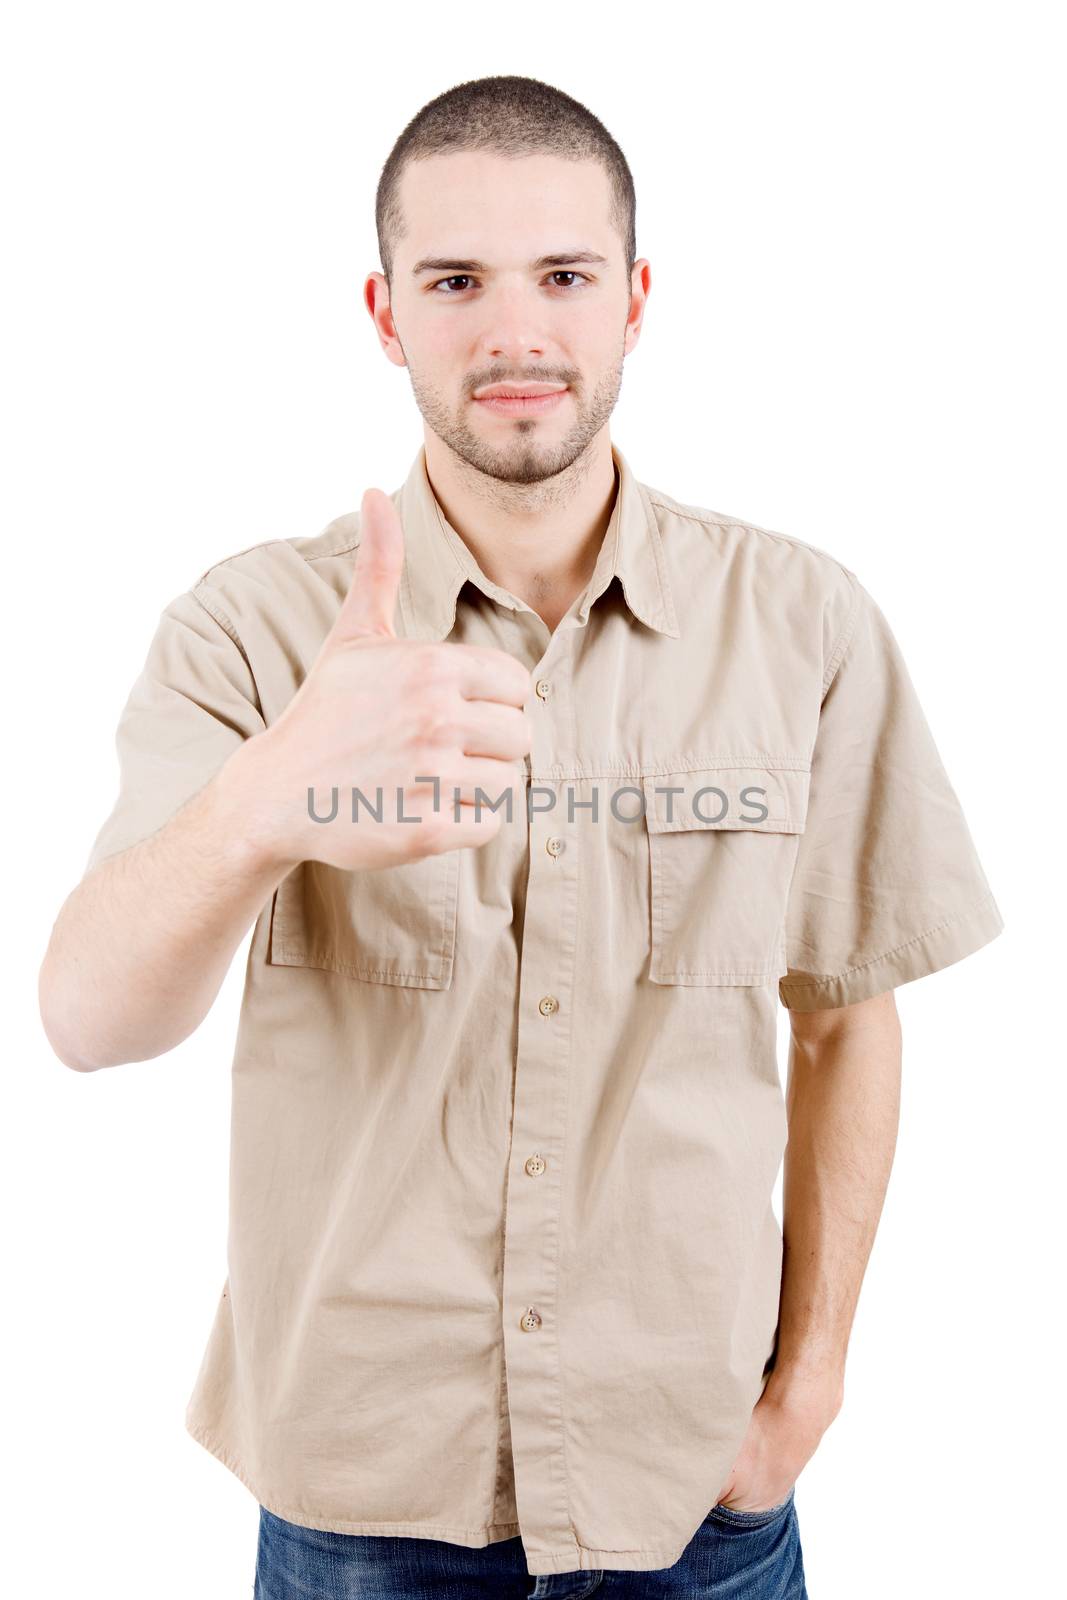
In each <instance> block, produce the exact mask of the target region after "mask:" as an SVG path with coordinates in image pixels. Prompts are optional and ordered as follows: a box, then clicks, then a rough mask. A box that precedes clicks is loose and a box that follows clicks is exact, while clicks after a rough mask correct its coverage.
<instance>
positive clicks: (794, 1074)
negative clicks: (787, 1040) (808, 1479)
mask: <svg viewBox="0 0 1067 1600" xmlns="http://www.w3.org/2000/svg"><path fill="white" fill-rule="evenodd" d="M791 1021H792V1025H793V1029H792V1039H791V1044H790V1055H789V1077H788V1084H787V1090H786V1108H787V1113H788V1119H789V1137H788V1141H787V1145H786V1152H785V1168H784V1176H783V1221H782V1233H783V1245H784V1257H783V1268H782V1290H781V1302H780V1310H779V1343H778V1353H777V1357H776V1366H775V1371H774V1373H773V1375H772V1377H771V1379H770V1380H769V1382H768V1390H771V1389H772V1388H773V1398H774V1399H776V1400H778V1401H782V1402H788V1403H791V1404H793V1403H801V1404H807V1405H811V1406H814V1407H815V1408H816V1409H818V1408H820V1407H822V1408H827V1409H829V1410H830V1411H833V1410H834V1409H836V1407H837V1406H838V1405H840V1401H841V1396H842V1392H843V1385H844V1369H845V1354H846V1350H847V1347H848V1340H849V1335H850V1332H851V1328H852V1321H853V1318H854V1316H855V1311H856V1304H857V1301H858V1299H859V1292H860V1286H861V1283H862V1281H863V1275H864V1272H865V1270H866V1266H867V1261H868V1258H869V1256H870V1252H871V1247H872V1245H873V1243H874V1236H875V1232H876V1230H877V1227H878V1221H879V1218H880V1216H881V1211H882V1205H883V1202H884V1199H885V1192H886V1188H887V1185H888V1182H889V1174H890V1170H891V1168H892V1163H893V1154H894V1150H895V1147H896V1137H897V1128H898V1123H899V1110H900V1063H901V1048H900V1045H901V1035H900V1022H899V1018H898V1016H897V1012H896V1006H895V1003H894V1001H893V996H892V993H889V994H885V995H879V996H877V997H876V998H875V999H874V1000H870V1001H865V1002H863V1003H862V1004H860V1005H856V1006H847V1007H843V1008H841V1009H840V1010H837V1011H832V1012H822V1013H819V1014H815V1015H804V1016H801V1015H799V1014H796V1013H794V1014H792V1016H791Z"/></svg>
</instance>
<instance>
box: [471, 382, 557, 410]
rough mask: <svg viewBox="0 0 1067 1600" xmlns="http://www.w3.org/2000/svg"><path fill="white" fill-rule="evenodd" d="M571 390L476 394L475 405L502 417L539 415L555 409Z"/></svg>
mask: <svg viewBox="0 0 1067 1600" xmlns="http://www.w3.org/2000/svg"><path fill="white" fill-rule="evenodd" d="M568 392H569V391H568V390H567V389H553V390H548V391H546V390H543V389H542V390H541V391H540V392H534V393H525V394H524V393H523V392H522V391H521V390H517V392H512V393H504V394H487V395H485V396H484V397H483V396H479V395H475V397H474V403H475V405H479V406H482V407H483V409H484V410H486V411H495V412H497V413H498V415H500V416H502V417H539V416H543V415H545V414H546V413H547V412H549V411H554V410H555V409H556V407H557V406H558V405H560V404H561V403H562V401H563V399H564V396H565V395H566V394H567V393H568Z"/></svg>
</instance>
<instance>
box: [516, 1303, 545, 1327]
mask: <svg viewBox="0 0 1067 1600" xmlns="http://www.w3.org/2000/svg"><path fill="white" fill-rule="evenodd" d="M540 1326H541V1313H540V1312H539V1311H535V1310H534V1308H533V1306H527V1307H526V1310H525V1311H524V1312H523V1314H522V1316H521V1317H520V1318H519V1327H520V1328H521V1329H522V1330H523V1332H524V1333H532V1332H533V1330H534V1329H535V1328H539V1327H540Z"/></svg>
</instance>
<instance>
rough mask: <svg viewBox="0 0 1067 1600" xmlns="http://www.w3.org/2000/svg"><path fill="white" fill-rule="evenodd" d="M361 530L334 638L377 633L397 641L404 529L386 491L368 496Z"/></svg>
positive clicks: (352, 637)
mask: <svg viewBox="0 0 1067 1600" xmlns="http://www.w3.org/2000/svg"><path fill="white" fill-rule="evenodd" d="M359 531H360V539H359V545H358V548H357V550H356V560H355V565H354V567H353V570H352V582H351V583H350V584H349V587H348V593H347V594H346V595H345V597H344V600H343V601H342V603H341V610H340V611H339V613H338V615H337V620H336V622H335V623H334V625H333V628H332V629H331V631H330V637H331V639H355V638H361V637H362V636H364V635H365V634H368V633H373V634H381V635H383V636H384V637H385V638H387V639H393V638H395V637H396V635H395V633H394V631H393V615H394V613H395V611H396V597H397V591H398V590H399V588H400V574H401V573H402V572H403V570H404V529H403V527H402V526H401V522H400V517H399V514H398V512H397V509H396V506H395V505H394V504H393V502H392V500H391V499H390V498H389V496H388V495H387V494H385V493H384V491H383V490H381V489H368V490H366V492H365V493H364V496H363V502H362V505H361V507H360V517H359Z"/></svg>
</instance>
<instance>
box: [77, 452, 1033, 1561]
mask: <svg viewBox="0 0 1067 1600" xmlns="http://www.w3.org/2000/svg"><path fill="white" fill-rule="evenodd" d="M614 456H615V463H616V467H617V471H618V475H619V477H618V482H619V488H618V492H617V496H616V501H615V506H614V510H613V514H612V517H611V521H610V524H609V526H608V529H607V533H606V536H605V539H604V542H603V545H602V547H601V550H600V554H599V559H598V561H597V565H596V569H595V572H594V574H593V577H592V579H591V581H590V583H589V585H588V587H587V589H586V590H584V591H583V593H582V594H581V595H580V596H579V597H578V598H577V599H576V600H575V602H574V603H573V605H572V606H571V607H570V609H569V611H568V612H567V614H566V615H565V616H564V617H563V619H562V620H561V621H560V623H559V625H558V627H557V628H556V629H555V631H554V632H550V630H549V628H548V626H547V625H546V624H545V623H544V621H543V620H542V619H541V618H540V616H539V615H538V614H537V613H536V612H535V611H534V610H533V609H532V608H531V607H530V606H529V605H527V604H525V603H524V602H523V601H522V600H520V599H518V598H517V597H516V596H515V595H513V594H511V593H509V592H508V591H507V590H505V589H502V588H500V587H499V586H498V585H497V584H495V583H492V582H490V581H489V580H488V578H486V576H485V575H484V574H483V572H482V571H481V569H480V567H479V566H478V565H477V564H476V562H475V561H474V559H473V557H472V555H471V553H470V551H469V550H468V548H467V546H466V545H465V544H464V543H463V541H462V540H461V539H460V538H459V536H458V535H457V533H456V532H455V530H454V529H453V528H451V527H450V526H449V525H448V523H447V522H446V520H445V519H444V516H443V514H442V513H441V511H440V508H439V506H438V504H437V502H436V500H435V498H434V495H433V492H432V488H431V485H430V482H429V479H428V477H427V474H426V459H425V452H424V450H423V449H422V448H421V447H420V450H419V453H418V455H417V457H416V459H415V462H414V464H413V466H412V468H411V471H410V473H409V475H408V478H407V480H406V482H405V483H404V485H403V487H402V488H400V489H399V490H397V491H396V493H395V494H394V496H393V499H394V501H395V503H396V505H397V507H398V509H399V512H400V516H401V521H402V523H403V527H404V532H405V569H404V574H403V579H402V584H401V591H400V596H399V603H398V607H397V615H396V623H395V626H396V631H397V633H398V634H399V635H402V636H407V637H417V638H422V639H436V640H443V639H452V640H457V641H462V642H467V643H472V644H479V645H492V646H496V647H499V648H500V649H502V650H506V651H509V652H510V653H511V654H512V655H514V656H515V657H516V658H517V659H518V660H520V661H522V662H523V663H524V664H525V665H526V667H527V668H528V670H529V674H530V695H529V699H528V702H527V710H528V712H529V714H530V716H531V717H532V719H533V722H534V730H535V731H534V734H533V745H532V752H531V755H530V757H529V758H528V778H529V792H530V795H531V796H532V797H533V799H532V804H531V806H530V808H529V809H528V811H527V814H526V815H525V816H524V815H523V814H522V807H521V806H518V807H516V809H515V811H514V813H513V817H512V820H511V821H507V820H506V819H505V821H504V822H503V824H502V826H501V828H500V830H499V832H498V833H497V835H496V836H495V837H494V838H493V839H491V840H490V842H489V843H487V844H485V845H482V846H480V847H476V848H464V849H461V850H453V851H450V852H447V853H445V854H441V855H436V856H429V857H427V858H425V859H423V860H421V861H417V862H414V863H410V864H407V865H404V866H399V867H393V868H387V869H384V870H377V871H367V872H355V873H353V872H341V871H338V870H336V869H334V868H331V867H327V866H324V865H323V864H322V863H319V862H304V863H302V864H301V865H300V866H298V867H297V868H296V869H295V870H294V871H293V872H291V873H290V874H289V875H288V876H287V877H285V878H284V879H283V880H282V881H281V882H280V884H279V885H278V887H277V889H276V891H275V893H274V894H273V895H272V897H271V898H270V900H269V902H268V903H267V904H265V905H264V906H263V909H262V911H261V913H260V915H259V917H258V918H257V920H256V923H255V927H254V929H253V933H252V939H251V945H250V949H249V953H248V963H247V972H246V979H245V990H244V997H243V1006H242V1012H241V1019H240V1026H239V1032H238V1037H237V1044H236V1053H235V1056H234V1060H233V1069H232V1166H231V1216H230V1230H229V1255H228V1268H229V1270H228V1275H227V1278H226V1282H225V1284H224V1285H223V1288H222V1291H221V1296H220V1299H219V1302H218V1308H217V1312H216V1316H215V1320H214V1324H213V1326H212V1328H211V1332H210V1338H209V1341H208V1345H207V1349H206V1352H205V1354H204V1358H203V1364H202V1366H201V1369H200V1372H199V1376H198V1378H197V1381H196V1385H195V1389H194V1392H193V1394H192V1397H191V1399H190V1402H189V1407H188V1412H187V1417H186V1425H187V1427H188V1429H189V1432H190V1433H191V1434H192V1436H193V1437H194V1438H195V1439H197V1440H199V1442H200V1443H201V1444H202V1445H204V1446H205V1448H206V1449H207V1450H208V1451H210V1452H211V1453H212V1454H213V1455H215V1456H217V1457H218V1459H219V1460H220V1461H222V1462H224V1463H225V1464H226V1466H227V1467H228V1468H229V1469H230V1470H231V1471H232V1472H233V1473H235V1474H236V1475H237V1477H238V1478H240V1479H241V1480H242V1481H243V1482H244V1483H245V1485H246V1486H247V1487H248V1488H249V1489H250V1490H251V1492H252V1493H253V1494H254V1495H255V1497H256V1498H257V1500H259V1501H260V1503H261V1504H263V1505H264V1506H266V1507H267V1508H268V1509H269V1510H270V1511H273V1512H274V1513H276V1515H278V1516H280V1517H285V1518H287V1519H288V1520H289V1521H292V1522H296V1523H300V1524H303V1525H305V1526H308V1527H311V1528H321V1529H330V1530H333V1531H336V1532H341V1533H363V1534H378V1535H383V1534H388V1535H397V1534H399V1535H408V1536H413V1537H416V1538H433V1539H444V1540H449V1541H452V1542H453V1543H456V1544H460V1545H466V1546H469V1547H472V1548H476V1547H481V1546H484V1545H487V1544H491V1543H495V1542H496V1541H498V1540H502V1539H507V1538H510V1537H513V1536H515V1535H520V1536H521V1538H522V1542H523V1546H524V1548H525V1553H526V1560H527V1565H528V1567H529V1570H530V1572H531V1573H532V1574H540V1573H555V1572H563V1571H573V1570H576V1569H582V1568H610V1569H616V1568H618V1569H631V1570H648V1569H652V1568H658V1567H667V1566H670V1565H671V1564H672V1563H673V1562H674V1561H675V1560H676V1559H677V1558H678V1556H679V1555H680V1554H681V1553H682V1551H683V1549H684V1548H685V1546H686V1545H687V1543H688V1542H689V1540H690V1539H691V1538H692V1536H693V1535H694V1533H695V1532H696V1530H697V1528H698V1527H699V1525H700V1523H701V1522H702V1520H703V1518H704V1517H705V1516H706V1514H707V1512H708V1511H709V1509H710V1508H711V1507H712V1505H714V1504H715V1502H716V1500H717V1497H718V1494H719V1492H720V1490H721V1489H722V1487H723V1485H724V1484H725V1482H726V1481H727V1479H728V1477H729V1474H730V1471H731V1469H732V1466H733V1462H734V1459H735V1457H736V1454H737V1452H738V1450H739V1448H740V1445H741V1442H742V1439H743V1437H744V1434H745V1431H746V1429H747V1427H748V1423H749V1418H750V1415H751V1412H752V1408H753V1406H754V1405H755V1403H756V1401H757V1400H758V1398H759V1396H760V1395H761V1393H762V1392H763V1388H764V1386H765V1384H766V1381H767V1377H768V1375H769V1373H770V1370H771V1366H772V1363H773V1361H774V1358H775V1335H776V1325H777V1317H778V1298H779V1289H780V1280H781V1265H782V1235H781V1230H780V1228H779V1224H778V1221H777V1219H776V1216H775V1213H774V1211H773V1209H772V1188H773V1186H774V1183H775V1179H776V1175H777V1173H778V1171H779V1167H780V1163H781V1160H782V1156H783V1150H784V1145H785V1139H786V1131H787V1130H786V1116H785V1109H784V1099H783V1093H782V1088H781V1084H780V1079H779V1068H778V1062H777V1059H776V1032H777V1014H778V1005H779V1001H781V1002H782V1003H784V1004H785V1005H786V1006H789V1007H791V1008H793V1009H795V1010H798V1011H809V1010H812V1009H816V1008H818V1007H822V1006H844V1005H848V1004H850V1003H851V1002H853V1001H857V1000H863V999H866V998H868V997H869V996H871V995H875V994H878V993H880V992H882V991H884V990H887V989H891V988H893V987H895V986H896V985H898V984H902V983H907V982H909V981H911V980H912V979H915V978H919V977H922V976H923V975H924V974H925V973H929V972H934V971H936V970H937V969H938V968H940V967H945V966H947V965H949V963H951V962H954V961H958V960H960V958H961V957H963V956H966V955H968V954H970V953H971V952H972V951H974V950H977V949H978V948H979V947H980V946H982V945H984V944H986V943H987V942H988V941H989V940H991V939H993V938H994V937H995V936H996V935H997V934H998V933H999V932H1000V930H1001V928H1002V927H1003V922H1002V919H1001V916H1000V913H999V911H998V908H997V906H996V904H995V902H994V899H993V896H992V894H991V892H990V888H989V884H988V883H987V881H986V878H985V876H984V874H983V871H982V867H981V865H980V863H979V860H978V857H977V855H976V853H975V848H974V845H973V843H972V840H971V836H970V834H969V832H968V828H967V825H966V822H965V820H964V817H963V815H962V813H961V810H960V806H959V803H958V801H957V798H956V795H955V793H954V791H953V789H952V788H951V786H950V783H949V780H948V778H947V776H946V774H945V771H944V768H943V766H942V763H941V760H940V759H939V756H938V752H937V749H936V748H935V745H934V742H933V740H932V738H931V734H930V731H929V729H928V726H927V723H926V721H925V719H924V716H923V712H922V710H921V709H920V704H919V701H918V699H917V697H916V693H915V689H914V687H913V685H912V682H911V680H910V678H909V675H908V672H907V669H906V667H905V665H904V662H903V660H902V659H901V655H900V652H899V649H898V647H897V644H896V642H895V640H894V637H893V635H892V633H891V632H890V630H889V627H888V625H887V623H886V620H885V618H884V616H883V615H882V612H881V611H880V610H879V608H878V606H877V605H876V604H875V602H874V600H873V599H872V598H871V596H870V595H869V594H868V593H867V591H866V590H865V589H864V587H863V586H862V585H861V584H860V582H859V581H858V579H857V578H856V576H855V574H854V573H853V572H851V571H850V570H849V569H848V568H847V567H845V566H843V565H842V564H841V562H839V561H837V560H835V559H834V558H833V557H832V556H830V555H828V554H826V553H825V552H824V551H822V550H820V549H817V548H815V547H813V546H811V545H809V544H806V543H804V542H802V541H800V540H798V539H794V538H790V537H787V536H785V535H783V534H780V533H775V532H770V531H768V530H766V529H763V528H759V527H755V526H753V525H751V524H748V523H744V522H740V521H738V520H736V519H734V518H731V517H726V516H721V515H718V514H717V513H715V512H713V511H707V510H702V509H700V508H698V507H694V506H689V505H681V504H679V503H677V502H676V501H675V500H673V499H672V498H671V497H670V496H669V495H667V494H664V493H663V492H661V491H659V490H656V489H651V488H648V487H647V486H645V485H643V484H641V483H639V482H637V480H636V479H635V477H634V476H633V473H632V471H631V469H630V467H629V466H628V464H627V462H626V460H625V458H624V457H623V456H622V455H621V454H620V452H619V451H618V449H617V448H616V449H615V451H614ZM358 542H359V516H358V514H357V513H349V514H347V515H344V516H341V517H339V518H337V519H336V520H335V521H334V522H331V523H330V524H329V525H328V527H326V528H325V529H324V530H323V531H322V532H321V533H320V534H319V535H318V536H317V537H314V538H294V539H278V540H274V541H271V542H269V543H266V544H260V545H257V546H254V547H253V548H251V549H248V550H244V551H242V552H240V553H239V554H237V555H233V556H230V557H229V558H228V559H226V560H224V561H221V562H219V564H218V565H217V566H214V567H211V568H210V569H209V570H208V571H207V572H206V573H204V574H203V576H202V577H201V578H199V579H198V581H197V582H196V583H195V584H194V585H193V586H192V588H191V589H190V590H188V591H187V592H186V593H184V594H182V595H180V596H179V597H178V598H176V599H175V600H173V601H172V602H171V603H170V604H169V605H168V606H167V607H166V608H165V610H164V611H163V613H162V615H161V617H160V619H159V623H158V628H157V631H156V634H155V637H154V638H153V640H152V643H151V646H150V649H149V652H148V657H147V661H146V662H145V665H144V668H143V671H142V673H141V675H140V676H139V678H138V679H137V681H136V683H135V684H134V686H133V689H132V692H131V694H130V696H129V699H128V701H127V704H126V706H125V708H124V710H123V712H122V716H121V721H120V723H119V726H118V733H117V748H118V754H119V758H120V762H121V790H120V793H119V796H118V799H117V802H116V804H115V807H114V810H113V811H112V813H111V815H110V816H109V817H108V819H107V820H106V822H105V823H104V825H103V827H102V828H101V830H100V832H99V834H98V836H97V838H96V841H95V843H94V845H93V849H92V854H91V856H90V860H89V867H92V866H94V865H95V864H96V863H97V862H99V861H100V860H101V859H102V858H103V857H105V856H108V855H111V854H113V853H114V852H116V851H118V850H122V849H124V848H126V847H127V846H129V845H131V844H133V843H134V842H135V841H137V840H140V839H143V838H144V837H145V836H147V835H148V834H150V833H152V832H154V831H155V830H156V829H157V828H159V827H160V826H161V825H162V824H163V823H165V822H166V821H167V820H168V819H169V818H170V817H171V816H172V815H173V813H174V812H175V810H176V809H177V808H178V807H179V806H180V805H181V804H182V802H183V801H185V800H186V799H187V798H189V797H190V796H191V795H192V794H194V793H195V792H196V791H197V790H198V789H199V788H200V787H202V785H203V784H204V783H205V782H206V781H207V780H208V779H209V778H210V777H211V775H212V774H213V773H214V772H215V771H217V769H218V768H219V766H220V765H221V764H222V763H223V762H224V761H225V760H226V758H227V757H228V756H229V755H230V754H231V753H232V752H233V751H234V750H235V749H236V748H237V747H238V746H239V744H240V743H241V741H242V740H243V739H245V738H247V737H249V736H252V735H255V734H256V733H258V732H259V731H260V730H261V729H262V728H263V727H264V726H269V725H270V724H271V723H272V722H274V721H275V719H276V718H277V717H278V716H279V714H280V713H281V711H282V710H283V708H284V707H285V706H286V704H287V703H288V701H289V700H290V699H291V697H292V696H293V694H294V693H295V692H296V690H297V688H298V687H299V685H300V683H301V681H302V680H303V677H304V675H305V674H306V672H307V671H308V669H309V668H310V666H311V664H312V662H313V660H314V658H315V656H316V654H317V652H318V649H319V647H320V645H321V643H322V640H323V638H324V636H325V635H326V633H327V632H328V630H329V628H330V627H331V625H332V623H333V620H334V618H335V616H336V614H337V611H338V608H339V606H340V603H341V599H342V597H343V595H344V594H345V592H346V590H347V588H348V585H349V580H350V576H351V572H352V565H353V560H354V555H355V550H356V546H357V544H358ZM343 794H344V791H342V796H343ZM372 798H373V796H372ZM594 807H595V815H594ZM627 818H630V819H634V820H625V819H627ZM335 825H342V824H340V823H337V824H335ZM348 825H353V824H352V823H351V821H350V820H349V822H348ZM355 825H358V824H355ZM364 825H367V824H366V823H364ZM87 870H88V868H87Z"/></svg>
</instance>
